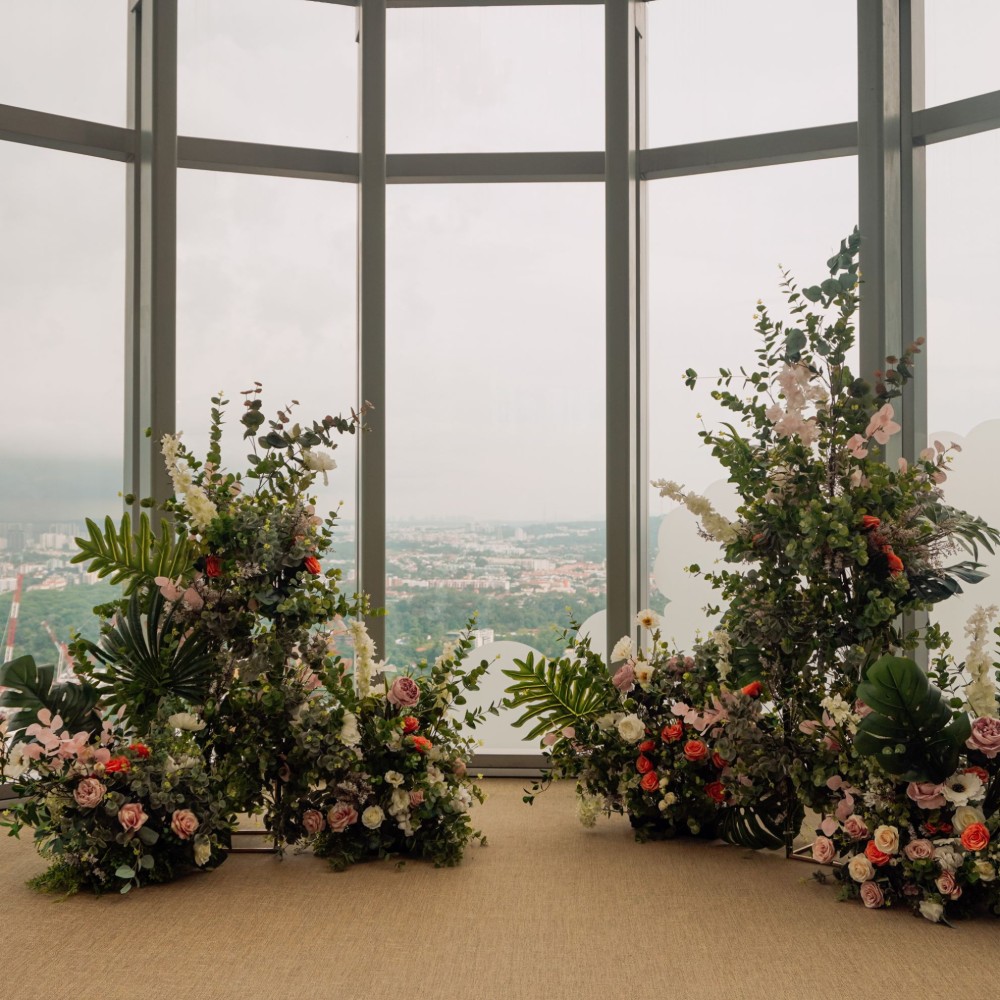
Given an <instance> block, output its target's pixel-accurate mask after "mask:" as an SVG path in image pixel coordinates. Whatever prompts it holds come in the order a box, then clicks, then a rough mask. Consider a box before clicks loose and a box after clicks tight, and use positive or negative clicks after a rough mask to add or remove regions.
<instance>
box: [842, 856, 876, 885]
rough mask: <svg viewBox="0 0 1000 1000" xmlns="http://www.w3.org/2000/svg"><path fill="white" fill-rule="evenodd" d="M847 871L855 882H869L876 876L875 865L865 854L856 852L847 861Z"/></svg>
mask: <svg viewBox="0 0 1000 1000" xmlns="http://www.w3.org/2000/svg"><path fill="white" fill-rule="evenodd" d="M847 871H848V873H849V874H850V876H851V878H852V879H854V881H855V882H867V881H869V879H873V878H874V877H875V868H874V866H873V865H872V863H871V862H870V861H869V860H868V859H867V858H866V857H865V856H864V855H863V854H855V855H854V857H853V858H851V860H850V861H848V862H847Z"/></svg>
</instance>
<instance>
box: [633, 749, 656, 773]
mask: <svg viewBox="0 0 1000 1000" xmlns="http://www.w3.org/2000/svg"><path fill="white" fill-rule="evenodd" d="M635 769H636V770H637V771H638V772H639V773H640V774H649V772H650V771H652V770H653V762H652V761H651V760H650V759H649V758H648V757H647V756H646V755H645V754H642V753H641V754H639V759H638V760H637V761H636V762H635Z"/></svg>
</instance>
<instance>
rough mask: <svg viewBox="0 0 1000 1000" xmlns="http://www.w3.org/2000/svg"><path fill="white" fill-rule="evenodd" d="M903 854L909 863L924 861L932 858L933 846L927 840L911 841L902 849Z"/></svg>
mask: <svg viewBox="0 0 1000 1000" xmlns="http://www.w3.org/2000/svg"><path fill="white" fill-rule="evenodd" d="M903 853H904V854H905V855H906V856H907V857H908V858H909V859H910V860H911V861H925V860H926V859H927V858H933V857H934V845H933V844H932V843H931V842H930V841H929V840H923V839H921V840H911V841H910V842H909V843H908V844H907V845H906V847H904V848H903Z"/></svg>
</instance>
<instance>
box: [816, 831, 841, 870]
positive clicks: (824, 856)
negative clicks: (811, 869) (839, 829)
mask: <svg viewBox="0 0 1000 1000" xmlns="http://www.w3.org/2000/svg"><path fill="white" fill-rule="evenodd" d="M812 856H813V860H814V861H816V862H818V863H819V864H821V865H828V864H830V863H831V862H832V861H833V859H834V858H835V857H836V856H837V848H836V847H834V846H833V841H832V840H830V838H829V837H817V838H816V840H815V841H814V842H813V846H812Z"/></svg>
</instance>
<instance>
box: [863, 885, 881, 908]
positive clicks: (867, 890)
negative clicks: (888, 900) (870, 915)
mask: <svg viewBox="0 0 1000 1000" xmlns="http://www.w3.org/2000/svg"><path fill="white" fill-rule="evenodd" d="M858 893H859V895H860V896H861V902H862V903H864V904H865V906H867V907H868V909H869V910H877V909H878V908H879V907H880V906H881V905H882V904H883V903H884V902H885V897H884V896H883V895H882V890H881V889H880V888H879V884H878V882H862V883H861V888H860V889H859V890H858Z"/></svg>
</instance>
